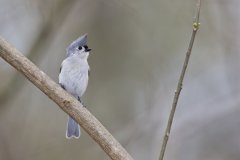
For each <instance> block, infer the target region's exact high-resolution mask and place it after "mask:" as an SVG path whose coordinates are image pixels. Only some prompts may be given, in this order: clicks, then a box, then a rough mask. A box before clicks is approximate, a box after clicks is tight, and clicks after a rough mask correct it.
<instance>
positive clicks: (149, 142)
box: [0, 0, 240, 160]
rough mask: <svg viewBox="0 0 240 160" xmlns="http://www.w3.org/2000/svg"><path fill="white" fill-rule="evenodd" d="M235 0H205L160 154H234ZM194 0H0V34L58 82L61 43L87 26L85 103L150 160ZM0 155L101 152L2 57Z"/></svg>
mask: <svg viewBox="0 0 240 160" xmlns="http://www.w3.org/2000/svg"><path fill="white" fill-rule="evenodd" d="M239 5H240V1H238V0H228V1H226V0H211V1H203V5H202V11H201V16H200V17H201V18H200V20H201V27H200V30H199V32H198V34H197V37H196V41H195V44H194V47H193V54H192V57H191V59H190V63H189V66H188V70H187V74H186V77H185V80H184V84H183V90H182V93H181V96H180V100H179V104H178V109H177V111H176V117H175V119H174V123H173V128H172V133H171V136H170V140H169V143H168V146H167V151H166V154H165V155H166V157H165V159H166V160H175V159H178V160H202V159H204V160H226V159H228V160H239V159H240V136H239V135H240V134H239V133H240V127H239V124H240V117H239V114H240V108H239V105H240V85H239V82H240V74H239V68H240V54H239V51H240V48H239V45H240V44H239V42H240V38H239V32H240V21H239V14H240V11H239ZM195 11H196V1H192V0H186V1H177V0H171V1H169V0H161V1H159V0H158V1H157V0H150V1H144V0H138V1H136V0H122V1H119V0H51V1H47V0H0V22H1V24H0V35H1V36H2V37H3V38H4V39H6V40H7V41H8V42H10V43H11V44H12V45H14V46H15V47H16V48H17V49H18V50H20V51H21V52H22V53H23V54H24V55H25V56H27V57H28V58H29V59H31V60H32V61H33V62H34V63H35V64H36V65H37V66H39V67H40V68H41V69H42V70H43V71H44V72H46V73H47V74H48V75H49V76H50V77H51V78H52V79H53V80H54V81H56V82H58V74H59V68H60V65H61V62H62V60H63V59H64V58H65V54H66V53H65V48H66V47H67V46H68V45H69V44H70V43H71V42H72V41H73V40H75V39H76V38H78V37H79V36H81V35H82V34H84V33H88V45H89V46H90V47H91V48H92V49H93V50H92V53H91V55H90V57H89V63H90V66H91V75H90V81H89V86H88V89H87V92H86V94H85V95H84V97H83V101H84V104H85V105H86V106H87V108H88V109H89V110H90V111H91V112H92V114H94V115H95V116H96V117H97V118H98V119H99V120H100V121H101V123H102V124H103V125H104V126H105V127H106V128H107V129H108V130H109V131H110V132H111V133H112V134H113V136H114V137H116V138H117V140H119V142H120V143H121V144H122V145H123V146H124V147H125V148H126V150H127V151H128V152H129V153H130V154H131V155H132V156H133V158H134V159H138V160H146V159H148V160H156V159H158V156H159V153H160V145H161V143H162V136H163V133H164V130H165V127H166V122H167V118H168V114H169V112H170V106H171V103H172V99H173V96H174V91H175V88H176V85H177V81H178V77H179V74H180V71H181V67H182V64H183V60H184V57H185V53H186V50H187V47H188V43H189V40H190V36H191V32H192V21H193V18H194V17H193V16H194V15H195ZM0 81H1V83H0V159H1V160H30V159H34V160H52V159H58V160H66V159H81V160H91V159H92V160H94V159H109V158H108V156H107V155H106V154H105V153H104V152H103V151H102V150H101V148H100V147H99V146H98V145H97V144H96V143H95V142H94V141H93V140H92V139H91V138H90V137H89V136H88V135H87V134H86V132H85V131H82V136H81V138H80V139H79V140H66V139H65V128H66V121H67V115H66V114H65V113H64V112H63V111H62V110H60V109H59V108H58V107H57V105H56V104H55V103H54V102H52V101H51V100H50V99H49V98H48V97H47V96H46V95H44V94H43V93H42V92H40V91H39V90H38V89H37V88H36V87H35V86H33V85H32V84H31V83H30V82H29V81H27V80H26V79H25V78H24V77H23V76H21V75H20V74H19V73H18V72H17V71H15V69H13V68H12V67H11V66H9V65H8V64H7V63H6V62H5V61H3V60H2V59H0Z"/></svg>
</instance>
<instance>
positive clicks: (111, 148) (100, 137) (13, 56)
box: [0, 37, 133, 160]
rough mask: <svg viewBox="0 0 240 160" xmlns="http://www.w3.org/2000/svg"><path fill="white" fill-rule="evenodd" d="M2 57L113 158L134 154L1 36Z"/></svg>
mask: <svg viewBox="0 0 240 160" xmlns="http://www.w3.org/2000/svg"><path fill="white" fill-rule="evenodd" d="M0 57H2V58H3V59H4V60H5V61H6V62H8V63H9V64H10V65H12V66H13V67H14V68H16V69H17V70H18V71H19V72H20V73H22V74H23V75H24V76H25V77H26V78H27V79H28V80H29V81H31V82H32V83H33V84H34V85H35V86H36V87H38V88H39V89H40V90H41V91H42V92H44V93H45V94H46V95H47V96H48V97H49V98H50V99H52V100H53V101H54V102H55V103H56V104H57V105H58V106H59V107H60V108H61V109H62V110H63V111H64V112H66V113H67V114H69V115H70V116H71V117H73V118H74V119H75V120H76V121H77V122H78V123H79V124H80V125H81V127H82V128H83V129H84V130H85V131H86V132H87V133H88V134H89V135H90V136H91V137H92V138H93V139H94V140H95V141H96V142H97V143H98V144H99V145H100V147H101V148H102V149H103V150H104V151H105V152H106V153H107V154H108V156H109V157H111V159H113V160H123V159H124V160H132V159H133V158H132V157H131V156H130V155H129V154H128V153H127V151H126V150H125V149H124V148H123V147H122V146H121V145H120V143H119V142H118V141H117V140H116V139H115V138H114V137H113V136H112V135H111V134H110V133H109V132H108V131H107V130H106V129H105V127H104V126H103V125H102V124H101V123H100V122H99V121H98V120H97V119H96V118H95V117H94V116H93V115H92V114H91V113H90V112H89V111H88V110H87V109H86V108H85V107H83V106H82V104H81V103H79V102H78V100H77V99H75V98H74V97H72V96H71V95H70V94H69V93H67V92H66V91H65V90H63V89H62V88H61V87H60V86H59V85H58V84H56V83H55V82H54V81H53V80H52V79H50V78H49V77H48V76H47V75H46V74H45V73H44V72H43V71H41V70H40V69H39V68H38V67H37V66H36V65H34V64H33V63H32V62H31V61H30V60H29V59H27V58H26V57H25V56H24V55H23V54H21V53H20V52H19V51H18V50H17V49H15V48H14V47H13V46H11V45H10V44H9V43H8V42H6V41H5V40H4V39H2V38H1V37H0Z"/></svg>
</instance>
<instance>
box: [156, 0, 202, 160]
mask: <svg viewBox="0 0 240 160" xmlns="http://www.w3.org/2000/svg"><path fill="white" fill-rule="evenodd" d="M200 7H201V0H198V5H197V14H196V17H195V20H194V22H193V31H192V35H191V40H190V43H189V46H188V50H187V53H186V57H185V60H184V64H183V67H182V71H181V74H180V77H179V80H178V84H177V89H176V91H175V95H174V98H173V103H172V109H171V112H170V115H169V118H168V123H167V128H166V130H165V134H164V138H163V143H162V147H161V152H160V156H159V160H163V157H164V154H165V150H166V147H167V142H168V139H169V135H170V131H171V127H172V122H173V118H174V114H175V111H176V108H177V103H178V99H179V95H180V93H181V90H182V84H183V80H184V76H185V73H186V70H187V66H188V62H189V59H190V55H191V52H192V47H193V43H194V40H195V36H196V33H197V31H198V29H199V26H200V23H199V16H200Z"/></svg>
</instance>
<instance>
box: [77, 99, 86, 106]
mask: <svg viewBox="0 0 240 160" xmlns="http://www.w3.org/2000/svg"><path fill="white" fill-rule="evenodd" d="M77 99H78V101H79V102H80V103H81V104H82V105H83V107H85V108H86V106H85V105H84V104H83V103H82V101H81V99H80V97H79V96H78V98H77Z"/></svg>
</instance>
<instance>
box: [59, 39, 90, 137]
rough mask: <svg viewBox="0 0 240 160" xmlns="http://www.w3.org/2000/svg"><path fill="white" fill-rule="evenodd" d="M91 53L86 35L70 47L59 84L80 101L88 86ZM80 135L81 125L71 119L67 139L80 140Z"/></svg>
mask: <svg viewBox="0 0 240 160" xmlns="http://www.w3.org/2000/svg"><path fill="white" fill-rule="evenodd" d="M90 51H91V49H89V48H88V46H87V34H84V35H83V36H81V37H79V38H78V39H77V40H75V41H73V42H72V43H71V44H70V45H69V46H68V48H67V57H66V59H65V60H63V62H62V65H61V69H60V74H59V84H60V85H61V86H62V88H64V89H65V90H66V91H67V92H69V93H70V94H72V95H73V96H74V97H75V98H77V99H78V100H79V101H80V98H81V97H82V95H83V94H84V92H85V91H86V88H87V85H88V72H89V70H90V68H89V65H88V62H87V59H88V56H89V52H90ZM80 135H81V132H80V127H79V125H78V124H77V123H76V122H75V121H74V120H73V119H72V118H71V117H69V119H68V123H67V130H66V138H72V137H74V138H79V137H80Z"/></svg>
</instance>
